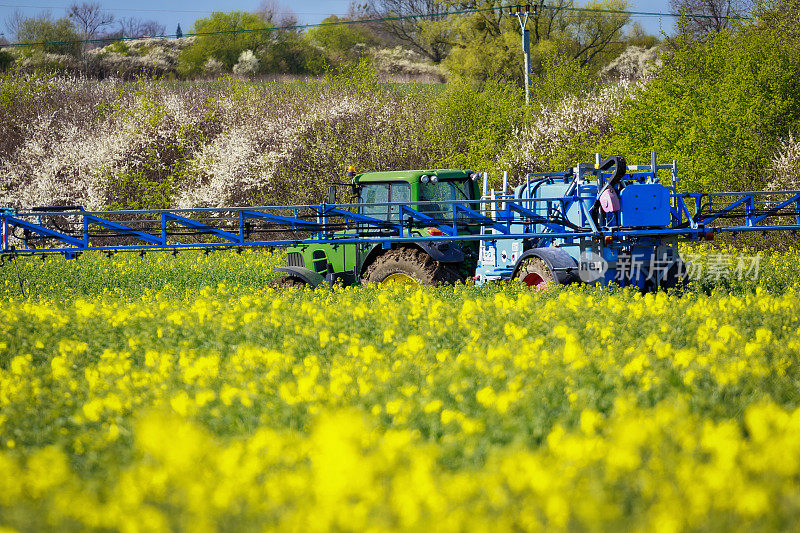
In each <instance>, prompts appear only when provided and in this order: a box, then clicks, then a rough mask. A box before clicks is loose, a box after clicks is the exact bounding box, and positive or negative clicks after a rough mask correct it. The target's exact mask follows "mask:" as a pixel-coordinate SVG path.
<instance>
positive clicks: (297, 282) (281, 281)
mask: <svg viewBox="0 0 800 533" xmlns="http://www.w3.org/2000/svg"><path fill="white" fill-rule="evenodd" d="M271 285H272V286H273V287H280V288H282V289H289V288H291V287H298V288H301V289H302V288H303V287H305V286H306V285H308V284H307V283H306V282H305V281H303V280H302V279H300V278H296V277H294V276H284V277H282V278H278V279H276V280H275V281H273V282H272V283H271Z"/></svg>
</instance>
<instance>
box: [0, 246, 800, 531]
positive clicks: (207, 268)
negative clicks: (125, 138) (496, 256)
mask: <svg viewBox="0 0 800 533" xmlns="http://www.w3.org/2000/svg"><path fill="white" fill-rule="evenodd" d="M698 253H699V254H701V255H702V256H703V257H708V256H710V254H711V253H712V252H711V251H709V250H708V249H703V248H700V249H698ZM713 253H718V252H713ZM280 260H281V258H280V256H279V255H278V254H270V253H268V252H258V253H249V252H246V253H244V254H242V255H236V254H226V255H221V254H220V255H214V254H212V255H211V256H208V257H207V256H203V255H201V254H196V255H195V254H186V255H181V256H178V257H176V258H173V257H172V256H169V255H163V256H160V255H150V256H147V257H145V258H141V259H140V258H138V257H135V256H120V257H115V258H112V259H106V258H105V257H99V256H94V257H93V256H86V257H83V258H81V259H80V260H78V261H77V262H75V261H73V262H66V261H61V260H56V259H45V260H44V261H41V260H39V259H38V258H36V259H24V260H20V261H19V262H18V264H17V265H13V264H8V263H7V264H6V266H4V267H3V268H2V269H0V530H3V531H6V530H9V531H13V530H20V531H29V530H59V531H62V530H65V531H69V530H86V529H104V530H107V529H110V530H124V531H166V530H174V529H179V530H187V531H214V530H228V531H241V530H261V529H266V530H295V531H330V530H346V531H382V530H426V531H427V530H430V529H434V530H442V531H465V530H466V531H482V530H486V531H511V530H547V531H558V530H603V531H608V530H642V531H681V530H704V531H705V530H731V529H734V530H747V531H750V530H767V531H774V530H797V529H798V527H800V312H798V309H800V284H798V280H800V266H798V265H800V253H798V252H787V253H782V254H776V255H773V256H767V257H765V258H764V260H763V264H762V266H761V278H760V280H759V281H749V280H745V281H739V280H726V279H722V280H717V281H716V282H713V283H712V282H707V283H696V284H693V285H692V286H691V287H690V288H688V289H686V290H684V291H683V292H682V293H681V294H664V293H661V294H657V295H644V296H643V295H641V294H639V293H636V292H633V291H628V290H608V289H605V290H602V289H599V288H594V287H569V288H558V289H554V290H551V291H547V292H542V293H538V292H530V291H528V290H526V289H524V288H522V287H520V286H519V285H518V284H504V285H490V286H485V287H474V286H472V285H471V284H469V285H463V284H458V285H456V286H451V287H440V288H431V287H409V286H397V285H395V286H388V287H382V288H341V287H337V288H334V289H327V290H315V291H310V290H297V289H291V290H276V289H273V288H271V287H269V286H268V283H267V281H268V279H269V277H270V275H271V274H270V270H271V268H272V266H274V265H275V264H276V263H278V262H279V261H280ZM17 267H18V268H19V271H18V270H17ZM23 290H24V293H25V296H23V292H22V291H23ZM3 528H6V529H3Z"/></svg>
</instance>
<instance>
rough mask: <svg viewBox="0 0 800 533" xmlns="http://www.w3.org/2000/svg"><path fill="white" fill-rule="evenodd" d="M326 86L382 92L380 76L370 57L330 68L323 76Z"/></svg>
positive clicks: (345, 89) (359, 91) (358, 91)
mask: <svg viewBox="0 0 800 533" xmlns="http://www.w3.org/2000/svg"><path fill="white" fill-rule="evenodd" d="M322 81H323V84H324V86H326V87H328V88H331V89H334V90H344V91H355V92H357V93H361V94H367V93H372V94H379V93H381V92H382V90H381V85H380V83H379V81H378V76H377V75H376V74H375V69H374V68H373V66H372V61H370V59H369V58H362V59H360V60H359V61H358V62H355V63H345V64H342V65H340V66H339V67H338V68H328V69H327V70H326V72H325V76H324V77H323V80H322Z"/></svg>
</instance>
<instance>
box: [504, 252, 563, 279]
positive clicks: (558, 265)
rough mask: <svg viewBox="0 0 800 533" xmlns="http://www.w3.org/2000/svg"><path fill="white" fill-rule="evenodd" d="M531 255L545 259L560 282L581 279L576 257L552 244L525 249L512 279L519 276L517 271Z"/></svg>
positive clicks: (515, 266)
mask: <svg viewBox="0 0 800 533" xmlns="http://www.w3.org/2000/svg"><path fill="white" fill-rule="evenodd" d="M529 257H538V258H539V259H541V260H542V261H544V262H545V264H546V265H547V267H548V268H549V269H550V271H551V272H552V273H553V276H555V278H556V281H558V283H559V284H566V283H572V282H573V281H576V280H578V279H579V278H578V262H577V261H575V259H574V258H573V257H572V256H571V255H569V254H568V253H567V252H565V251H564V250H559V249H558V248H554V247H552V246H548V247H546V248H533V249H531V250H527V251H525V252H524V253H523V254H522V255H521V256H519V259H518V260H517V264H516V265H514V273H513V274H512V275H511V279H514V278H515V277H516V276H517V271H518V270H519V267H520V265H521V264H522V262H523V261H524V260H525V259H527V258H529ZM567 269H570V270H567Z"/></svg>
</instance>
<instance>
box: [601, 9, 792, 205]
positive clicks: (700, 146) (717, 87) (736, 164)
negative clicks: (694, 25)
mask: <svg viewBox="0 0 800 533" xmlns="http://www.w3.org/2000/svg"><path fill="white" fill-rule="evenodd" d="M678 44H679V47H678V48H677V50H676V51H675V52H674V53H673V54H672V55H671V56H669V57H665V58H664V66H663V68H662V69H661V71H660V72H659V73H658V74H657V75H656V76H655V77H654V78H653V79H652V80H650V82H649V83H648V84H647V85H646V86H645V87H644V88H643V89H642V90H641V91H639V93H638V95H637V96H636V98H635V99H634V100H633V101H632V103H631V105H630V107H629V109H627V110H626V111H625V112H623V113H622V114H621V116H620V118H619V119H618V120H617V121H616V123H615V125H614V129H615V131H616V132H617V133H618V135H617V136H616V137H614V138H613V139H611V140H610V142H609V143H608V146H607V147H606V148H605V150H604V151H605V152H619V153H623V154H626V155H627V156H629V158H630V159H629V160H642V159H646V158H647V154H648V153H649V152H650V151H651V150H656V151H658V152H659V153H660V154H661V156H662V157H663V158H664V159H676V160H678V163H679V167H680V168H681V175H682V178H683V182H682V183H683V188H684V189H685V190H691V191H698V190H703V191H715V190H724V189H748V190H751V189H759V188H762V187H764V186H765V185H766V184H767V181H768V180H769V176H768V172H767V169H768V167H769V162H770V157H771V156H772V155H773V154H774V152H775V150H776V148H777V147H778V143H779V138H786V137H788V135H789V133H790V132H793V131H797V130H798V126H800V54H798V53H797V43H796V42H793V41H792V40H791V39H787V38H786V37H785V36H784V35H782V34H781V33H779V32H773V31H769V30H768V29H766V28H763V27H761V26H758V25H754V26H751V27H747V28H743V29H736V30H725V31H722V32H720V33H718V34H717V35H715V36H713V37H709V39H708V40H706V41H704V42H698V43H693V44H689V43H686V42H679V43H678Z"/></svg>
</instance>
